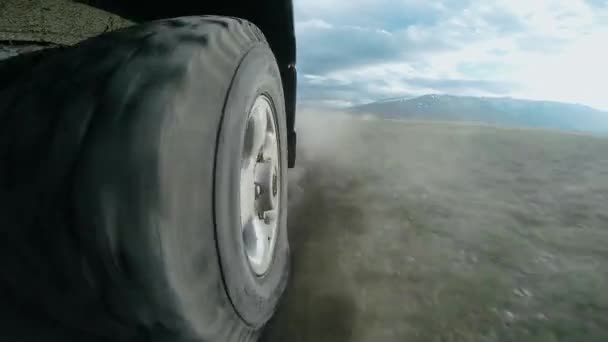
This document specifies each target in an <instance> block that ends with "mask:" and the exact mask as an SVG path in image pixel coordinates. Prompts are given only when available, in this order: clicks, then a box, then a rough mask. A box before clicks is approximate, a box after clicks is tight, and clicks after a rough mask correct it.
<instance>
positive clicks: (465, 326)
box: [264, 113, 608, 342]
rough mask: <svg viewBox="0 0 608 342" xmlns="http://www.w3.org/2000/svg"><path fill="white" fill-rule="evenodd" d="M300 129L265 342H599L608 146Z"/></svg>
mask: <svg viewBox="0 0 608 342" xmlns="http://www.w3.org/2000/svg"><path fill="white" fill-rule="evenodd" d="M299 120H300V121H299V122H298V125H299V138H300V139H299V143H300V146H299V155H298V158H299V159H298V168H297V169H295V170H293V172H292V174H291V180H290V181H291V184H290V191H291V192H290V202H291V203H290V205H291V211H290V220H289V221H290V226H289V229H290V234H291V235H290V241H291V246H292V251H293V269H292V280H291V283H290V286H289V288H288V290H287V293H286V297H285V299H284V301H283V304H282V306H281V308H280V310H279V313H278V315H277V316H276V318H275V320H274V321H273V322H272V324H271V326H270V327H269V328H268V329H267V331H266V334H265V337H264V340H265V341H293V342H298V341H315V342H321V341H335V342H340V341H353V342H354V341H374V342H376V341H378V342H380V341H518V342H519V341H522V342H523V341H540V342H543V341H546V342H552V341H598V342H599V341H602V342H603V341H608V139H605V138H604V139H602V138H596V137H592V136H585V135H581V134H571V133H560V132H552V131H541V130H531V129H512V128H511V129H509V128H499V127H491V126H480V125H473V124H471V125H466V124H446V123H424V122H408V121H405V122H397V121H382V120H359V119H357V120H354V119H346V118H344V117H340V116H331V115H326V116H320V115H313V114H310V113H304V114H302V115H300V117H299Z"/></svg>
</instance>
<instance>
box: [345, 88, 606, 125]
mask: <svg viewBox="0 0 608 342" xmlns="http://www.w3.org/2000/svg"><path fill="white" fill-rule="evenodd" d="M350 112H351V113H353V114H371V115H374V116H378V117H381V118H386V119H418V120H438V121H469V122H481V123H488V124H497V125H509V126H522V127H534V128H552V129H562V130H571V131H583V132H591V133H602V134H606V133H608V112H604V111H600V110H597V109H594V108H591V107H588V106H583V105H579V104H570V103H561V102H551V101H531V100H519V99H512V98H491V97H470V96H453V95H423V96H419V97H414V98H411V97H405V98H397V99H389V100H382V101H378V102H374V103H369V104H365V105H361V106H356V107H353V108H350Z"/></svg>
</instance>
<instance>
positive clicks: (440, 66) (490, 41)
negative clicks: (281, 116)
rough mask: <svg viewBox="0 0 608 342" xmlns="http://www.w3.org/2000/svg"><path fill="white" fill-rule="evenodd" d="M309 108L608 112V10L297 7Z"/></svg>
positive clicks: (512, 4)
mask: <svg viewBox="0 0 608 342" xmlns="http://www.w3.org/2000/svg"><path fill="white" fill-rule="evenodd" d="M294 12H295V20H296V23H295V25H296V39H297V47H298V63H297V64H298V77H299V81H298V87H299V101H300V103H302V104H311V105H322V106H331V107H345V106H351V105H356V104H360V103H367V102H371V101H375V100H380V99H387V98H394V97H404V96H415V95H423V94H454V95H470V96H501V97H502V96H509V97H516V98H525V99H537V100H553V101H562V102H571V103H581V104H586V105H589V106H592V107H595V108H599V109H603V110H608V91H607V89H606V88H608V87H607V84H606V82H607V80H608V0H494V1H489V0H486V1H482V0H437V1H434V0H294Z"/></svg>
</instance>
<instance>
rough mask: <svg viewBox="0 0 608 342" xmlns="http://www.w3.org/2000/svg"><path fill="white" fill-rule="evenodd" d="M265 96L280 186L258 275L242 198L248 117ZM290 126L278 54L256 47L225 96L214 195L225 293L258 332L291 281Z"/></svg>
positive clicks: (242, 64) (250, 52) (245, 59)
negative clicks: (265, 262) (270, 251)
mask: <svg viewBox="0 0 608 342" xmlns="http://www.w3.org/2000/svg"><path fill="white" fill-rule="evenodd" d="M262 94H264V95H266V96H267V97H268V98H269V99H270V100H271V104H272V106H273V107H274V111H275V114H276V117H275V119H276V124H277V129H278V133H279V134H278V139H279V141H278V146H279V161H280V165H281V167H280V170H281V171H280V172H281V175H280V176H281V179H282V182H280V184H281V186H280V203H279V208H280V210H279V221H278V226H277V229H278V235H277V241H276V245H275V251H274V257H273V260H272V263H271V265H270V267H269V269H268V271H267V272H266V273H265V274H264V275H263V276H256V275H255V273H254V272H253V270H252V269H251V267H250V265H249V262H248V259H247V256H246V254H245V248H244V245H243V238H242V231H241V229H242V228H241V219H240V198H239V197H240V177H241V174H240V172H241V156H242V150H243V146H244V138H245V130H246V125H247V119H248V113H249V112H250V109H251V108H252V106H253V104H254V101H255V100H256V98H257V97H258V96H259V95H262ZM286 127H287V126H286V119H285V105H284V99H283V89H282V85H281V78H280V73H279V71H278V68H277V65H276V61H275V58H274V55H273V54H272V52H271V51H270V49H269V47H268V46H267V45H265V44H258V45H256V46H254V47H253V48H252V49H251V50H250V51H249V52H248V53H247V54H246V56H245V57H244V58H243V60H242V61H241V64H240V66H239V68H238V70H237V72H236V74H235V77H234V79H233V80H232V84H231V87H230V90H229V93H228V96H227V100H226V104H225V108H224V113H223V118H222V123H221V129H220V132H219V137H218V145H217V154H216V168H215V176H216V179H215V196H214V197H215V208H214V211H215V229H216V240H217V245H218V246H217V247H218V252H219V257H220V261H221V268H222V274H223V278H224V282H225V286H226V290H227V292H228V295H229V297H230V300H231V302H232V304H233V306H234V308H235V309H236V311H237V313H238V314H239V316H240V317H241V318H242V319H243V320H244V321H245V322H246V323H247V324H249V325H250V326H252V327H254V328H259V327H261V326H262V325H263V324H264V323H266V321H267V320H268V319H269V318H270V317H271V316H272V314H273V312H274V309H275V307H276V305H277V302H278V300H279V298H280V296H281V294H282V292H283V290H284V288H285V285H286V282H287V277H288V269H289V245H288V240H287V229H286V227H287V210H286V209H287V136H286Z"/></svg>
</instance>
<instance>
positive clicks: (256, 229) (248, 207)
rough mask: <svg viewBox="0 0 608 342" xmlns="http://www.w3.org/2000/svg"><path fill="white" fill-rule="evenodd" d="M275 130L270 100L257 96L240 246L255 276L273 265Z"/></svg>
mask: <svg viewBox="0 0 608 342" xmlns="http://www.w3.org/2000/svg"><path fill="white" fill-rule="evenodd" d="M276 127H277V126H276V122H275V114H274V111H273V107H272V105H271V103H270V100H268V98H267V97H266V96H264V95H260V96H258V98H257V99H256V101H255V102H254V104H253V106H252V108H251V111H250V113H249V116H248V119H247V127H246V129H245V143H244V148H243V156H242V167H241V184H240V202H241V208H240V209H241V229H242V235H243V246H244V250H245V255H246V257H247V261H248V263H249V265H250V266H251V269H252V270H253V271H254V273H255V274H256V275H258V276H262V275H264V274H265V273H266V272H267V271H268V268H269V267H270V265H271V263H272V259H273V256H274V249H275V246H276V238H277V233H278V217H279V215H278V214H279V210H280V208H279V203H280V201H279V200H280V198H279V197H280V192H279V189H280V184H281V177H280V174H281V173H280V163H279V148H278V139H277V128H276Z"/></svg>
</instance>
